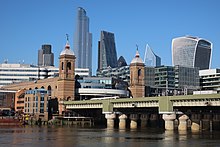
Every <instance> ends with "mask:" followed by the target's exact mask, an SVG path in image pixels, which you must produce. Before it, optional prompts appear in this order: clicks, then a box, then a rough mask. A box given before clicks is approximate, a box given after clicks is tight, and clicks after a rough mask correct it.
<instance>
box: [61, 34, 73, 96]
mask: <svg viewBox="0 0 220 147" xmlns="http://www.w3.org/2000/svg"><path fill="white" fill-rule="evenodd" d="M75 59H76V57H75V55H74V53H73V51H72V50H71V49H70V45H69V39H68V36H67V42H66V45H65V48H64V50H63V51H62V52H61V53H60V57H59V80H58V92H59V94H58V98H59V99H64V100H69V99H71V100H74V99H75Z"/></svg>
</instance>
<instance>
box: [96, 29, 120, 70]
mask: <svg viewBox="0 0 220 147" xmlns="http://www.w3.org/2000/svg"><path fill="white" fill-rule="evenodd" d="M117 66H118V64H117V53H116V46H115V37H114V34H113V33H110V32H106V31H101V36H100V41H99V42H98V69H97V71H99V70H102V69H105V68H108V67H111V68H115V67H117Z"/></svg>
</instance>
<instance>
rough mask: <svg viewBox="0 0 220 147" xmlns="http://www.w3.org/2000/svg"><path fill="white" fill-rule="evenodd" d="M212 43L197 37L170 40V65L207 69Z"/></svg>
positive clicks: (209, 63) (209, 62)
mask: <svg viewBox="0 0 220 147" xmlns="http://www.w3.org/2000/svg"><path fill="white" fill-rule="evenodd" d="M211 53H212V43H211V42H209V41H207V40H205V39H202V38H198V37H191V36H185V37H179V38H174V39H173V40H172V63H173V65H180V66H185V67H198V68H199V69H200V70H202V69H209V68H210V65H211Z"/></svg>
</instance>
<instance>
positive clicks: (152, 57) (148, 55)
mask: <svg viewBox="0 0 220 147" xmlns="http://www.w3.org/2000/svg"><path fill="white" fill-rule="evenodd" d="M144 64H145V65H146V66H151V67H157V66H161V58H160V57H159V56H157V55H156V54H155V53H154V52H153V50H152V49H151V48H150V47H149V45H148V44H147V45H146V50H145V55H144Z"/></svg>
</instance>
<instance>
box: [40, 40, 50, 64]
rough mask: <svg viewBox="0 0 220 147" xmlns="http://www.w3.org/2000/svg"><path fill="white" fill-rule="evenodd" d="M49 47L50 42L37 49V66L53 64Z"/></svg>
mask: <svg viewBox="0 0 220 147" xmlns="http://www.w3.org/2000/svg"><path fill="white" fill-rule="evenodd" d="M51 48H52V47H51V45H50V44H44V45H42V48H41V49H39V50H38V66H54V54H53V53H52V52H51Z"/></svg>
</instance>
